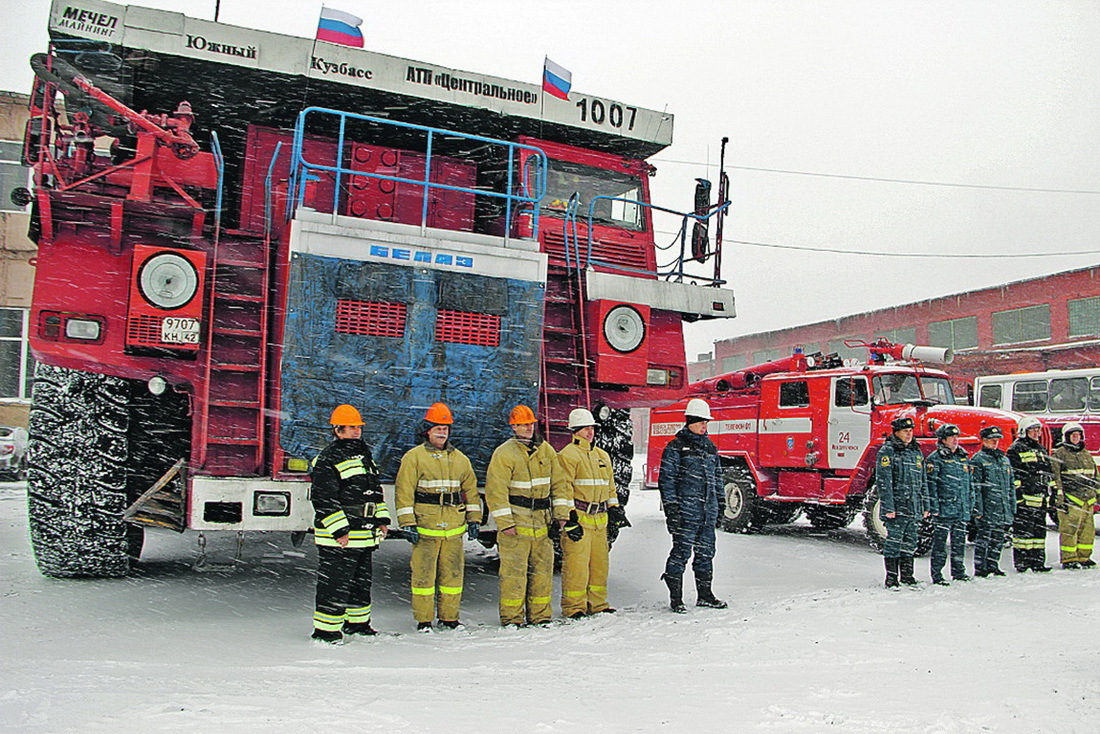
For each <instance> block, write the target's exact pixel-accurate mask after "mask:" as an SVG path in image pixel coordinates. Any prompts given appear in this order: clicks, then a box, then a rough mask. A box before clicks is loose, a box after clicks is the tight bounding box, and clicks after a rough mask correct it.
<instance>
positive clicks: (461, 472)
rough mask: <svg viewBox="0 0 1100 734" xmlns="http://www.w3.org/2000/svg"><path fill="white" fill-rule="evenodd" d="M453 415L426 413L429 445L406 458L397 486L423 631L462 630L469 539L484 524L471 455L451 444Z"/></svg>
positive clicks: (440, 408) (441, 407)
mask: <svg viewBox="0 0 1100 734" xmlns="http://www.w3.org/2000/svg"><path fill="white" fill-rule="evenodd" d="M453 424H454V417H453V416H452V415H451V410H450V408H448V407H447V406H446V405H445V404H443V403H433V404H432V406H431V407H429V408H428V411H427V413H425V414H424V423H423V426H422V430H421V432H420V433H421V435H422V436H424V442H423V443H421V444H419V445H417V446H415V447H413V448H411V449H409V450H408V452H406V453H405V455H404V456H403V457H402V458H401V466H400V467H399V468H398V470H397V479H396V481H395V482H394V493H395V495H396V503H397V522H398V524H400V525H401V528H402V529H403V530H404V531H405V532H406V533H407V537H408V539H409V541H410V542H411V543H412V544H413V550H412V558H411V560H410V564H411V566H412V609H413V617H414V618H415V619H416V629H417V631H419V632H430V631H431V630H432V618H433V617H434V616H435V614H436V610H437V607H438V612H439V624H440V626H441V627H443V628H445V629H459V628H461V627H462V624H461V622H460V621H459V618H458V617H459V609H460V607H461V605H462V582H463V576H464V571H465V565H466V557H465V553H464V551H463V548H462V541H463V538H464V537H465V536H469V538H470V539H471V540H475V539H476V538H477V535H478V530H479V529H480V523H481V498H480V497H479V496H478V493H477V478H476V477H475V476H474V468H473V466H471V464H470V460H469V459H468V458H466V455H465V454H463V453H462V452H461V451H459V450H458V449H457V448H455V447H454V445H453V444H452V443H451V442H450V440H449V439H450V435H451V425H453Z"/></svg>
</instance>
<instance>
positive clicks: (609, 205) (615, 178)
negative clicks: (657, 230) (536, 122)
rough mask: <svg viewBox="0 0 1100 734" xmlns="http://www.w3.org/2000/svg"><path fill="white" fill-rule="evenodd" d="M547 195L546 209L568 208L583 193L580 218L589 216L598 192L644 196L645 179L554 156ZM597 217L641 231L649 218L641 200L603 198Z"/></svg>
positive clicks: (579, 210)
mask: <svg viewBox="0 0 1100 734" xmlns="http://www.w3.org/2000/svg"><path fill="white" fill-rule="evenodd" d="M549 167H550V171H549V175H548V177H547V186H546V196H545V197H544V198H543V200H542V206H543V209H544V211H547V212H549V213H551V214H552V213H554V212H555V211H557V212H564V211H565V209H566V207H567V206H569V197H571V196H572V195H573V194H574V193H577V194H580V202H579V206H578V208H577V219H578V220H582V221H583V220H585V219H586V218H587V217H588V205H589V202H591V201H592V199H593V198H595V197H597V196H613V197H617V198H621V199H631V200H632V201H638V200H640V199H641V196H642V185H641V182H640V181H639V180H638V179H637V178H636V177H635V176H631V175H629V174H626V173H619V172H617V171H609V170H607V169H604V168H596V167H595V166H586V165H583V164H581V163H570V162H567V161H559V160H555V159H553V158H551V159H550V162H549ZM593 217H594V219H595V220H596V221H598V222H601V223H603V224H612V225H614V226H617V227H623V228H625V229H631V230H634V231H636V232H640V231H641V230H642V229H643V228H644V222H645V219H644V218H643V217H642V208H641V207H640V206H638V205H637V204H633V203H628V202H622V201H610V200H608V199H600V200H599V201H597V202H596V206H595V209H594V211H593Z"/></svg>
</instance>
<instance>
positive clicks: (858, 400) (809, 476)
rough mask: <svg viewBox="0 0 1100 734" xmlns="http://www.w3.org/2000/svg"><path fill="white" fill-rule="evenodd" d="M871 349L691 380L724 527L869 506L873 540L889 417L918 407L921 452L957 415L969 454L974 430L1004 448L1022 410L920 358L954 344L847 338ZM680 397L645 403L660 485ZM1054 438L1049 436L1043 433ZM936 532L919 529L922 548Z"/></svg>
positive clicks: (935, 358) (823, 523)
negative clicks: (862, 360)
mask: <svg viewBox="0 0 1100 734" xmlns="http://www.w3.org/2000/svg"><path fill="white" fill-rule="evenodd" d="M848 346H849V347H859V346H864V347H867V349H868V350H869V354H870V356H869V359H868V362H867V364H854V365H846V364H845V363H844V361H843V360H841V359H840V358H838V357H837V356H836V355H828V356H823V355H821V354H815V355H804V354H800V353H796V354H794V355H792V356H790V357H787V358H785V359H780V360H777V361H774V362H768V363H766V364H761V365H756V366H755V367H748V368H746V369H743V370H738V371H736V372H730V373H728V374H724V375H720V376H718V377H712V378H709V379H706V380H702V381H700V382H696V383H693V384H692V385H691V386H690V387H689V389H688V397H689V398H691V397H695V398H703V399H704V400H706V401H707V402H708V403H709V404H710V406H711V412H712V414H713V415H714V420H713V421H712V422H711V423H710V426H709V431H710V436H711V439H712V440H713V441H714V443H715V444H716V445H717V446H718V453H719V455H720V456H721V457H722V461H723V463H724V465H725V467H726V473H725V489H724V499H725V505H724V508H723V510H722V513H721V514H720V516H719V525H720V526H721V527H722V528H723V529H724V530H727V531H729V532H743V531H747V530H749V529H751V528H753V527H760V526H762V525H765V524H767V523H789V522H792V521H793V520H794V519H795V518H796V516H797V515H798V514H799V512H804V513H805V515H806V517H807V518H808V519H809V521H810V524H811V525H812V526H813V527H815V528H819V529H835V528H841V527H845V526H847V525H848V524H849V523H851V522H852V520H854V519H855V517H856V514H857V513H859V512H861V511H862V512H863V519H864V526H865V527H866V529H867V535H868V538H869V540H870V542H871V544H872V546H874V547H876V548H878V547H881V544H882V541H883V540H884V539H885V535H886V529H885V526H884V525H883V523H882V521H881V519H880V518H879V511H878V510H879V508H878V496H877V493H876V491H875V483H874V479H875V458H876V456H877V454H878V450H879V448H880V447H881V446H882V443H883V441H884V440H885V439H886V437H887V436H889V435H890V430H891V429H890V423H891V421H893V420H894V419H895V418H898V417H901V416H911V417H912V418H913V419H914V422H915V424H916V430H915V432H914V437H915V440H916V441H918V442H919V443H920V445H921V448H922V450H923V451H924V453H925V454H928V453H929V452H930V451H931V450H932V448H933V447H934V446H935V443H936V438H935V430H936V428H937V427H938V426H940V425H942V424H944V423H953V424H955V425H957V426H958V427H959V429H960V430H961V431H962V435H961V437H960V445H961V446H962V447H963V448H964V449H966V450H967V451H968V452H969V453H971V454H973V453H974V451H976V450H977V449H978V448H980V446H981V441H980V439H979V437H978V432H979V431H980V430H981V429H982V428H984V427H985V426H999V427H1000V428H1001V430H1002V431H1003V432H1004V435H1005V437H1006V439H1005V440H1004V442H1003V443H1002V448H1007V447H1008V444H1009V443H1010V442H1011V440H1012V439H1011V438H1010V437H1013V436H1015V435H1016V425H1017V421H1018V420H1019V418H1020V417H1022V416H1020V415H1019V414H1016V413H1010V412H1008V411H1003V410H994V409H989V408H975V407H971V406H969V405H966V404H965V402H964V401H960V400H957V399H956V397H955V394H954V391H953V390H952V388H951V382H950V381H949V379H948V376H947V373H945V372H943V371H942V370H939V369H934V368H929V367H926V366H924V364H923V362H930V363H943V364H947V363H950V361H951V359H952V354H951V350H949V349H939V348H934V347H918V346H913V345H911V344H907V345H895V344H891V343H890V342H888V341H886V340H884V339H880V340H878V341H875V342H874V343H870V344H868V343H865V342H859V343H856V342H849V343H848ZM686 402H687V399H684V400H682V401H680V402H678V403H674V404H673V405H669V406H667V407H663V408H658V409H653V410H651V411H650V436H649V450H648V461H647V477H646V480H647V484H648V485H651V486H655V485H656V484H657V479H658V471H659V469H660V464H661V452H662V451H663V450H664V447H665V445H666V444H668V442H669V441H670V440H671V439H672V437H673V436H674V435H675V434H676V431H678V430H679V429H680V428H681V427H682V426H683V416H684V407H685V405H686ZM1048 439H1049V436H1048ZM930 542H931V537H930V534H929V533H928V532H925V533H923V534H922V539H921V544H922V552H923V551H924V550H927V547H928V545H929V543H930Z"/></svg>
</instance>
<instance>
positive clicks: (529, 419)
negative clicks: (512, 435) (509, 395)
mask: <svg viewBox="0 0 1100 734" xmlns="http://www.w3.org/2000/svg"><path fill="white" fill-rule="evenodd" d="M535 421H536V419H535V411H533V410H531V409H530V408H528V407H527V406H526V405H517V406H516V407H514V408H512V412H511V413H510V414H509V415H508V425H510V426H523V425H527V424H528V423H534V422H535Z"/></svg>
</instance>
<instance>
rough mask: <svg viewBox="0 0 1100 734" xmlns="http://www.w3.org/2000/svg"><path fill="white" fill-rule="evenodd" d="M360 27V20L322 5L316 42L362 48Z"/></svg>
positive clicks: (361, 22)
mask: <svg viewBox="0 0 1100 734" xmlns="http://www.w3.org/2000/svg"><path fill="white" fill-rule="evenodd" d="M361 25H363V19H362V18H357V17H356V16H354V15H352V14H351V13H345V12H344V11H343V10H333V9H332V8H326V7H325V6H324V5H322V6H321V19H320V20H319V21H318V22H317V40H318V41H328V42H329V43H338V44H340V45H341V46H354V47H355V48H363V32H362V31H360V30H359V26H361Z"/></svg>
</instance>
